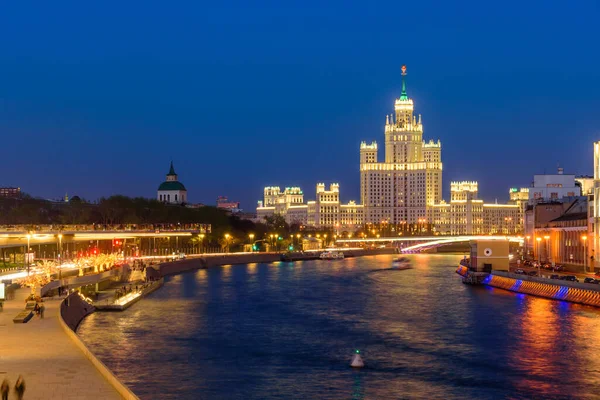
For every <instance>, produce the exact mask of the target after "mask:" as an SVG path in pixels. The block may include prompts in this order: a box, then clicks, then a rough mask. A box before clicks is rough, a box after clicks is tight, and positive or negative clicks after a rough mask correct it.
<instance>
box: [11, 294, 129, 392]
mask: <svg viewBox="0 0 600 400" xmlns="http://www.w3.org/2000/svg"><path fill="white" fill-rule="evenodd" d="M29 293H30V291H29V289H28V288H25V289H19V290H17V291H16V294H15V298H14V300H8V301H5V302H4V310H3V311H0V338H1V339H0V381H1V380H3V379H4V378H5V377H7V378H8V380H9V381H10V384H11V393H10V396H9V398H10V399H12V398H14V393H13V390H12V387H13V386H14V384H15V382H16V380H17V377H18V376H19V374H22V375H23V378H24V379H25V386H26V389H25V396H24V398H25V399H26V400H29V399H73V400H74V399H81V400H86V399H120V398H121V396H120V395H119V393H118V392H117V391H116V390H115V389H114V388H113V386H112V385H111V384H110V383H109V382H108V381H107V380H106V379H105V378H104V377H103V376H102V375H101V374H100V372H98V370H96V368H95V367H94V366H93V365H92V363H91V362H90V361H89V360H88V359H87V358H86V357H85V356H84V355H83V353H82V352H81V351H80V350H79V348H78V347H76V346H75V344H74V343H73V342H72V340H71V339H70V338H69V337H68V336H67V334H66V333H65V331H64V330H63V328H62V326H61V325H60V324H59V321H58V312H59V305H60V300H47V301H45V302H44V305H45V306H46V311H45V313H44V319H40V318H39V317H37V316H34V317H33V318H32V319H31V320H30V321H29V322H28V323H26V324H15V323H13V321H12V319H13V318H14V317H15V316H16V315H17V314H18V313H19V311H21V310H23V309H24V308H25V298H26V297H27V295H28V294H29Z"/></svg>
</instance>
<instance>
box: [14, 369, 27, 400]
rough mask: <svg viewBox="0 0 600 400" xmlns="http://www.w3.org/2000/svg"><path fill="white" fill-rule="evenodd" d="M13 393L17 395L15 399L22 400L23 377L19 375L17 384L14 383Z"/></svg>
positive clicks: (23, 390) (23, 391)
mask: <svg viewBox="0 0 600 400" xmlns="http://www.w3.org/2000/svg"><path fill="white" fill-rule="evenodd" d="M15 393H16V394H17V399H19V400H22V399H23V394H25V380H24V379H23V375H19V378H18V379H17V383H15Z"/></svg>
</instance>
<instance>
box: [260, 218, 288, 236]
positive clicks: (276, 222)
mask: <svg viewBox="0 0 600 400" xmlns="http://www.w3.org/2000/svg"><path fill="white" fill-rule="evenodd" d="M265 225H267V229H269V230H271V231H276V232H277V231H279V232H288V231H289V225H288V223H287V222H285V218H284V217H283V216H282V215H279V214H274V215H269V216H266V217H265Z"/></svg>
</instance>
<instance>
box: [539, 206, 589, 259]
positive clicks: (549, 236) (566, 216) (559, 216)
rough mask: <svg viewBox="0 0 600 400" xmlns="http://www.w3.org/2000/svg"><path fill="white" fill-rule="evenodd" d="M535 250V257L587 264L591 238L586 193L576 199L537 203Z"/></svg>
mask: <svg viewBox="0 0 600 400" xmlns="http://www.w3.org/2000/svg"><path fill="white" fill-rule="evenodd" d="M535 210H536V212H535V217H536V218H535V228H534V235H533V237H530V238H528V239H527V241H528V242H529V241H530V239H532V240H531V242H530V243H531V244H530V246H531V250H532V252H533V256H534V258H535V259H537V260H540V261H542V262H549V263H552V262H553V263H558V264H563V263H569V264H579V265H584V264H585V262H586V258H587V256H586V252H587V250H586V246H587V240H588V203H587V198H586V197H579V198H577V199H576V200H574V201H569V202H557V203H548V204H545V203H540V204H537V205H536V207H535Z"/></svg>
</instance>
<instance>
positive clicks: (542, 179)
mask: <svg viewBox="0 0 600 400" xmlns="http://www.w3.org/2000/svg"><path fill="white" fill-rule="evenodd" d="M577 196H581V185H578V184H577V183H576V181H575V175H565V174H564V173H563V169H562V168H559V169H558V173H557V174H547V175H546V174H545V175H534V176H533V185H532V187H531V188H530V190H529V204H535V203H539V202H547V201H556V200H560V199H562V198H565V197H577Z"/></svg>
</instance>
